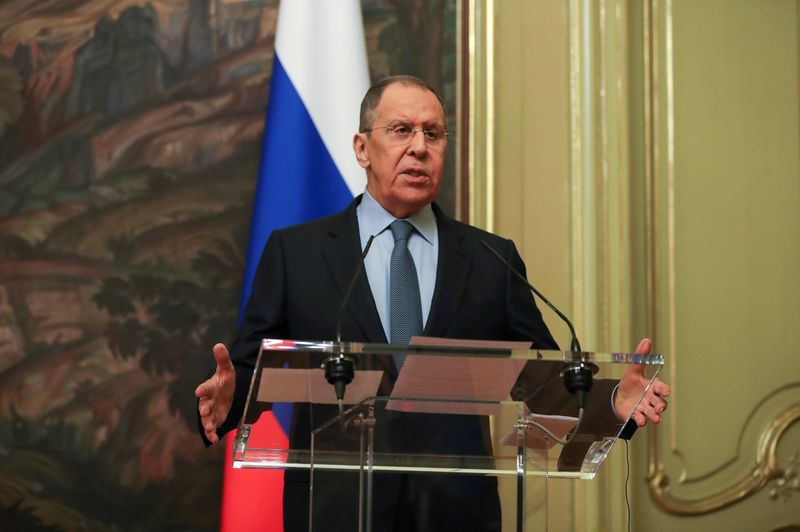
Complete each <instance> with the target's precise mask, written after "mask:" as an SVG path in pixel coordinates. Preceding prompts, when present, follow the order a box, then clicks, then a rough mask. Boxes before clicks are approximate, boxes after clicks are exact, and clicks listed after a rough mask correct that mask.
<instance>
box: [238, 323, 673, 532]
mask: <svg viewBox="0 0 800 532" xmlns="http://www.w3.org/2000/svg"><path fill="white" fill-rule="evenodd" d="M417 340H418V342H419V343H424V344H426V345H386V344H363V343H348V342H343V343H334V342H301V341H289V340H264V341H263V342H262V346H261V351H260V353H259V355H258V360H257V363H256V367H255V371H254V374H253V379H252V383H251V386H250V391H249V395H248V398H247V403H246V406H245V411H244V416H243V418H242V423H241V425H240V427H239V430H238V432H237V436H236V440H235V444H234V456H233V466H234V467H236V468H268V469H284V470H285V486H286V493H285V496H286V497H292V496H294V497H295V498H296V499H298V500H299V499H300V498H302V499H303V501H302V503H303V504H300V505H299V506H298V511H301V512H304V516H305V512H307V513H308V523H309V525H308V527H309V530H312V531H318V530H319V531H322V530H330V529H332V528H333V526H332V523H333V522H335V521H336V522H340V523H343V522H346V523H349V525H346V527H347V528H348V529H352V530H359V531H362V530H363V531H372V530H373V529H375V530H377V529H379V527H378V524H379V523H380V520H381V519H382V517H383V516H384V515H385V513H386V512H387V511H389V512H397V511H398V510H397V506H396V505H397V504H398V500H397V499H398V497H399V498H400V499H402V500H401V502H400V504H405V503H408V497H414V498H416V499H415V500H413V504H414V505H416V506H415V507H419V508H427V511H429V512H434V513H435V512H436V508H437V504H438V503H439V501H442V500H445V499H446V498H447V497H451V498H453V497H457V498H461V499H463V511H465V512H470V511H473V510H474V511H478V510H477V508H480V507H479V506H475V505H482V504H492V503H496V501H497V500H500V501H501V502H500V506H501V508H502V509H501V514H502V523H503V527H502V529H503V530H520V531H521V530H528V531H531V530H546V529H547V488H548V486H547V481H548V479H550V478H570V479H576V480H577V479H592V478H594V476H595V474H596V473H597V470H598V468H599V467H600V464H602V463H603V461H604V460H605V459H606V457H607V456H608V453H609V451H610V449H611V447H612V446H613V444H614V442H615V441H616V440H617V438H618V437H619V435H620V431H621V430H622V428H623V427H624V426H625V422H626V421H627V420H628V419H629V417H630V415H631V414H632V411H631V412H615V411H614V410H613V407H612V395H613V390H614V387H615V385H616V382H617V381H616V379H618V378H619V377H620V376H621V375H622V373H623V372H624V371H625V370H626V369H628V368H629V367H630V366H631V365H640V366H642V367H643V369H644V370H645V375H646V376H647V377H648V378H649V379H650V382H651V383H652V379H653V378H655V376H656V374H657V373H658V371H659V370H660V368H661V367H662V365H663V363H664V361H663V357H661V356H660V355H636V354H627V353H587V352H583V353H579V354H573V353H570V352H563V351H543V350H535V349H534V350H531V349H526V348H522V347H521V345H520V344H508V343H505V344H499V343H491V344H489V343H486V342H473V341H452V340H441V339H429V338H422V339H415V341H412V344H415V342H416V341H417ZM331 356H342V357H348V358H350V359H352V360H353V361H354V363H355V374H354V379H353V381H352V382H351V383H350V384H349V385H348V386H347V390H346V394H345V397H344V405H345V406H344V408H343V409H342V410H340V408H339V406H338V405H337V401H336V396H335V393H334V390H333V387H332V386H331V385H330V384H329V383H328V382H327V381H326V379H325V375H324V369H322V364H323V361H324V360H325V359H327V358H328V357H331ZM398 361H401V362H398ZM567 365H571V367H573V368H574V367H576V365H577V366H580V367H583V368H589V369H591V370H592V371H594V372H595V373H594V382H593V386H592V388H591V391H590V392H589V394H588V396H587V399H586V402H585V408H584V411H583V415H582V416H580V415H579V411H578V408H577V406H576V402H575V397H574V396H573V395H572V394H570V393H569V392H568V391H567V389H566V388H565V385H564V382H563V373H564V368H565V367H567ZM398 366H399V369H398ZM269 410H274V411H275V413H276V417H278V418H283V419H284V420H286V422H287V423H288V425H289V427H288V428H289V433H290V436H289V441H288V445H287V441H286V438H285V437H281V436H274V434H275V433H276V431H274V430H269V428H268V427H266V426H264V425H265V423H264V422H262V423H259V418H260V417H261V414H262V413H264V412H267V411H269ZM559 440H560V441H559ZM565 441H566V443H563V442H565ZM475 498H479V499H481V500H474V499H475ZM484 501H486V502H484ZM492 501H494V502H492ZM387 505H388V506H387ZM293 507H294V505H293ZM387 508H388V509H387ZM478 514H480V512H479V511H478ZM478 514H476V515H478ZM393 515H394V514H393ZM437 519H441V520H440V522H447V516H446V515H445V516H439V517H437Z"/></svg>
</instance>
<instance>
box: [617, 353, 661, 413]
mask: <svg viewBox="0 0 800 532" xmlns="http://www.w3.org/2000/svg"><path fill="white" fill-rule="evenodd" d="M652 347H653V341H652V340H650V339H649V338H645V339H644V340H642V341H641V342H639V346H638V347H637V348H636V351H635V352H636V354H637V355H647V354H649V353H650V349H651V348H652ZM644 368H645V366H643V365H641V364H633V365H631V367H630V368H629V369H628V370H627V371H626V372H625V375H623V376H622V379H620V381H619V387H618V388H617V394H616V396H615V398H614V408H615V410H616V411H617V416H618V417H620V418H621V419H623V420H624V419H625V417H626V416H627V415H628V412H630V411H631V410H632V409H633V407H634V405H635V404H636V401H638V400H639V397H641V396H642V393H643V392H644V390H645V388H647V385H648V384H649V383H650V379H649V378H647V377H646V376H645V374H644ZM669 394H670V389H669V386H667V385H666V384H664V383H663V382H662V381H661V379H659V378H656V379H655V380H654V381H653V385H652V386H650V389H648V390H647V393H645V394H644V397H642V400H641V402H639V404H638V405H637V406H636V411H635V412H634V413H633V415H632V416H631V417H632V418H633V420H634V421H635V422H636V424H637V425H638V426H640V427H643V426H644V425H645V424H646V423H647V422H648V421H650V422H651V423H661V419H662V414H663V413H664V411H665V410H666V409H667V402H666V401H665V400H664V398H665V397H669Z"/></svg>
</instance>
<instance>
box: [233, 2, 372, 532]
mask: <svg viewBox="0 0 800 532" xmlns="http://www.w3.org/2000/svg"><path fill="white" fill-rule="evenodd" d="M368 87H369V70H368V68H367V54H366V46H365V41H364V27H363V21H362V17H361V6H360V4H359V2H358V0H339V1H336V2H319V1H316V0H290V1H287V0H285V1H283V2H281V4H280V8H279V11H278V26H277V30H276V34H275V58H274V60H273V68H272V78H271V80H270V93H269V100H268V103H267V117H266V122H265V126H264V138H263V141H262V151H261V165H260V169H259V176H258V184H257V187H256V192H255V196H254V198H253V218H252V222H251V228H250V240H249V244H248V250H247V260H246V267H245V274H244V282H243V285H242V298H241V306H240V319H241V315H242V312H243V309H244V305H245V303H246V302H247V298H248V297H249V295H250V287H251V284H252V281H253V276H254V274H255V270H256V267H257V266H258V261H259V259H260V257H261V252H262V250H263V248H264V244H266V241H267V239H268V238H269V235H270V233H272V231H274V230H275V229H280V228H282V227H287V226H290V225H294V224H297V223H301V222H304V221H308V220H312V219H314V218H318V217H320V216H325V215H328V214H333V213H335V212H338V211H340V210H342V209H343V208H344V207H346V206H347V204H348V203H350V201H352V199H353V196H354V195H356V194H358V193H360V192H361V191H362V190H363V188H364V185H365V176H364V170H363V169H362V168H361V167H360V166H358V164H357V163H356V161H355V156H354V154H353V150H352V144H351V143H352V137H353V134H354V133H355V132H356V131H357V130H358V111H359V104H360V101H361V98H362V97H363V95H364V93H365V92H366V90H367V88H368ZM290 420H291V408H290V407H288V406H287V405H276V408H274V409H273V412H271V413H270V414H268V415H265V416H262V418H261V420H260V421H259V425H260V426H259V428H258V431H254V435H255V434H256V432H257V433H260V434H262V435H263V436H262V437H263V438H264V439H265V441H271V442H281V443H284V444H285V443H286V442H287V441H288V435H287V430H288V427H289V424H290ZM233 439H234V434H229V435H228V437H227V438H226V457H225V473H224V478H223V496H222V514H221V526H220V528H221V530H222V531H223V532H233V531H241V530H260V531H270V532H271V531H276V532H277V531H282V530H283V518H282V494H283V472H282V471H270V470H240V469H233V468H232V467H231V459H232V444H233ZM251 443H252V444H255V445H257V444H258V442H257V441H253V440H252V439H251Z"/></svg>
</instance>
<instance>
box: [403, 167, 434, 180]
mask: <svg viewBox="0 0 800 532" xmlns="http://www.w3.org/2000/svg"><path fill="white" fill-rule="evenodd" d="M401 174H403V175H406V176H408V177H413V178H420V177H428V174H427V172H425V171H424V170H416V169H413V168H408V169H406V170H403V171H402V172H401Z"/></svg>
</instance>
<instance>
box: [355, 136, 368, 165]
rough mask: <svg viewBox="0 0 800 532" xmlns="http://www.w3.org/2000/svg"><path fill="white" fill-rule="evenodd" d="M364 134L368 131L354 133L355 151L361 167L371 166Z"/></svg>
mask: <svg viewBox="0 0 800 532" xmlns="http://www.w3.org/2000/svg"><path fill="white" fill-rule="evenodd" d="M364 135H366V133H356V134H355V135H353V151H354V152H355V154H356V161H358V164H359V165H360V166H361V168H368V167H369V153H368V152H367V143H366V142H365V139H364Z"/></svg>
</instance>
